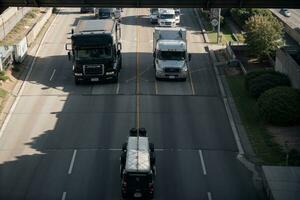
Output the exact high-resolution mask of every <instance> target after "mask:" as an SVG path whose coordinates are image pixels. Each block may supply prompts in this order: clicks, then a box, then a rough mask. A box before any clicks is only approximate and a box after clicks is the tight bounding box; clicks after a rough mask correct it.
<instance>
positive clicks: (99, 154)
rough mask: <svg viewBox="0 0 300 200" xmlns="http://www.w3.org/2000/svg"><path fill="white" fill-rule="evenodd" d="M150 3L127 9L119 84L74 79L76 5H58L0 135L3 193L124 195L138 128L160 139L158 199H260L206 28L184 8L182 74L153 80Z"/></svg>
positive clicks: (62, 196)
mask: <svg viewBox="0 0 300 200" xmlns="http://www.w3.org/2000/svg"><path fill="white" fill-rule="evenodd" d="M148 14H149V11H148V9H125V10H124V12H123V20H122V44H123V49H122V53H123V68H122V71H121V74H120V80H119V83H118V84H87V85H79V86H76V85H75V84H74V81H73V77H72V64H71V62H70V61H68V59H67V52H66V51H65V50H64V45H65V43H66V42H67V41H69V39H68V38H69V37H70V30H71V28H72V27H74V26H76V24H77V23H78V20H79V19H90V18H91V16H89V15H88V14H80V13H79V9H74V8H73V9H71V8H68V9H67V8H65V9H61V10H60V14H59V15H58V16H57V18H56V19H55V21H54V22H53V24H52V25H51V26H50V28H49V31H48V33H47V34H46V36H45V39H44V40H43V42H42V44H41V48H40V51H39V52H38V54H37V57H36V62H35V64H34V66H33V69H32V72H31V74H30V76H29V78H28V81H27V82H26V85H25V87H24V90H23V92H22V94H21V95H20V98H19V101H18V103H17V104H16V107H15V109H14V111H13V113H12V115H11V118H10V120H9V121H8V124H7V126H6V127H5V129H4V132H3V135H2V137H1V139H0V199H4V200H10V199H30V200H31V199H38V200H40V199H43V200H46V199H62V200H64V199H70V200H75V199H88V200H93V199H101V200H114V199H121V194H120V176H119V156H120V148H121V145H122V143H123V142H124V141H125V140H126V138H127V136H128V131H129V129H130V128H132V127H145V128H146V129H147V131H148V135H149V137H150V140H151V141H152V142H153V143H154V144H155V148H156V151H157V153H156V156H157V162H156V163H157V177H156V182H155V199H159V200H169V199H170V200H171V199H172V200H182V199H185V200H202V199H203V200H226V199H228V200H241V199H243V200H246V199H249V200H252V199H259V195H258V192H257V190H256V188H255V186H254V183H253V178H252V173H251V172H250V171H248V170H247V169H246V168H245V167H244V166H243V165H242V164H241V163H240V162H239V161H238V160H237V159H236V156H237V154H238V150H237V146H236V143H235V140H234V137H233V133H232V130H231V127H230V124H229V120H228V118H227V114H226V110H225V107H224V104H223V101H222V98H221V96H220V91H219V88H218V84H217V81H216V77H215V74H214V71H213V68H212V66H211V64H210V62H209V59H208V54H207V52H205V50H204V47H205V45H206V44H204V42H203V36H202V34H201V32H200V27H199V24H198V23H197V20H196V17H195V15H194V12H193V10H192V9H183V15H182V26H184V27H186V28H187V29H188V48H189V51H190V52H191V53H192V60H191V63H190V64H191V68H190V75H189V78H188V80H187V81H186V82H173V81H172V82H169V81H156V80H155V78H154V69H153V66H152V62H153V61H152V32H153V25H151V24H150V22H149V19H148Z"/></svg>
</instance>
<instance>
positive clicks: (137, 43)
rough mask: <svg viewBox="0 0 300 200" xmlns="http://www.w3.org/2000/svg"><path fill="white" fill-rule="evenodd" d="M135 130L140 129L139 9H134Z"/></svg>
mask: <svg viewBox="0 0 300 200" xmlns="http://www.w3.org/2000/svg"><path fill="white" fill-rule="evenodd" d="M136 13H137V17H136V128H137V129H139V128H140V66H139V64H140V58H139V53H138V52H139V41H140V34H139V26H138V17H139V9H138V8H137V9H136Z"/></svg>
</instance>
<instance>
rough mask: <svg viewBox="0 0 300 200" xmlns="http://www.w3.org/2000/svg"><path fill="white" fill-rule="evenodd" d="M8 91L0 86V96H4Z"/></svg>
mask: <svg viewBox="0 0 300 200" xmlns="http://www.w3.org/2000/svg"><path fill="white" fill-rule="evenodd" d="M7 94H8V92H7V91H6V90H4V89H2V88H0V98H3V99H4V98H5V97H6V95H7Z"/></svg>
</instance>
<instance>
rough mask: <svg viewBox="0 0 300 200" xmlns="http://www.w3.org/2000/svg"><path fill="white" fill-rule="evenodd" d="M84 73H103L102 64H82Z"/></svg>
mask: <svg viewBox="0 0 300 200" xmlns="http://www.w3.org/2000/svg"><path fill="white" fill-rule="evenodd" d="M84 74H85V75H103V65H84Z"/></svg>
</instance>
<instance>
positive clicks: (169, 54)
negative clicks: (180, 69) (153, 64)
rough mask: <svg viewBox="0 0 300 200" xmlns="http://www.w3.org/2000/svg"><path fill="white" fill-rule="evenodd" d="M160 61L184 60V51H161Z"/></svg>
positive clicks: (159, 53)
mask: <svg viewBox="0 0 300 200" xmlns="http://www.w3.org/2000/svg"><path fill="white" fill-rule="evenodd" d="M158 59H160V60H184V59H185V52H184V51H159V52H158Z"/></svg>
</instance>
